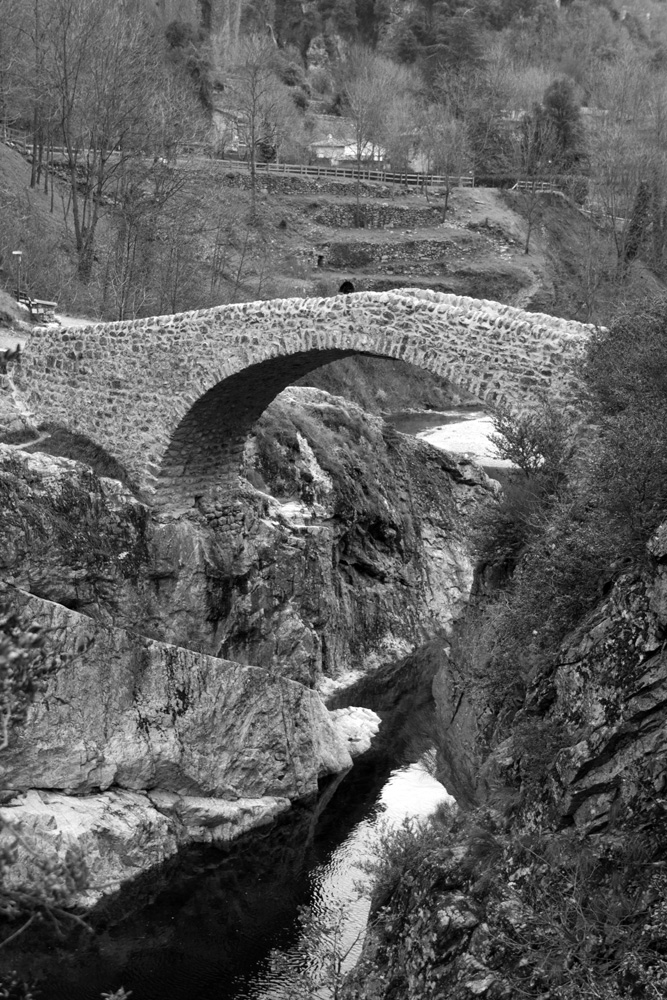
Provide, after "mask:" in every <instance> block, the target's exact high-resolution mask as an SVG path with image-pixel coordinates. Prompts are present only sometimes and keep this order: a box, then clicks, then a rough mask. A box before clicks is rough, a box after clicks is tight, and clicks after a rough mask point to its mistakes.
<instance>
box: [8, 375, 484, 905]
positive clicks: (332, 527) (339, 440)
mask: <svg viewBox="0 0 667 1000" xmlns="http://www.w3.org/2000/svg"><path fill="white" fill-rule="evenodd" d="M36 447H37V448H39V447H40V445H39V443H38V444H37V446H36ZM1 451H2V455H1V456H0V460H1V462H2V472H1V479H0V489H1V490H2V495H3V510H4V512H5V516H4V519H3V524H2V529H1V530H2V536H3V538H2V543H3V544H2V553H3V555H2V561H3V566H2V574H3V578H4V581H5V586H6V588H7V591H6V594H7V597H6V599H7V600H8V601H9V602H10V603H11V605H12V606H13V607H14V608H15V610H16V611H17V613H18V615H19V618H20V620H21V622H23V623H24V624H25V625H26V627H28V626H29V627H38V628H39V629H41V630H42V631H43V634H44V635H45V636H46V642H47V645H48V648H49V649H50V650H53V651H54V654H55V655H56V657H57V660H58V662H57V664H56V667H55V669H54V671H53V673H52V675H51V677H50V678H49V681H48V684H47V687H46V689H45V690H44V691H43V692H42V693H41V694H40V695H39V696H38V697H37V699H36V700H35V703H34V704H33V706H32V707H31V708H30V710H29V714H28V718H27V720H26V723H25V726H24V727H21V728H20V729H18V730H17V731H15V732H14V733H12V735H11V739H10V743H9V746H8V748H7V749H6V750H5V751H4V752H3V755H2V786H3V788H4V789H5V792H4V795H3V808H2V818H3V820H5V821H9V822H13V823H16V822H20V825H21V829H22V831H23V835H24V836H25V837H27V838H29V840H30V842H31V843H32V844H33V845H41V846H40V848H39V849H41V850H44V849H45V848H46V845H48V850H49V851H52V852H54V853H55V855H57V856H59V857H61V858H64V857H65V856H66V854H67V852H68V851H69V850H70V849H71V848H72V847H78V848H81V849H82V850H83V852H84V855H85V857H86V859H87V862H88V867H89V870H90V872H91V878H90V882H89V885H88V886H87V888H86V890H85V892H84V893H82V894H80V900H81V901H82V902H88V903H90V902H92V901H94V900H95V899H96V898H98V897H99V895H100V894H101V893H102V892H104V891H107V892H108V891H109V889H112V890H113V889H114V888H115V887H116V886H117V885H118V884H119V882H120V881H122V880H125V879H127V878H129V877H132V876H134V875H136V874H138V873H139V872H141V871H144V870H146V869H147V868H149V867H151V866H154V865H156V864H159V863H160V862H162V861H163V860H164V859H165V858H167V857H168V856H169V855H170V854H172V853H173V852H174V851H175V850H176V849H177V848H178V847H179V846H180V845H183V844H186V843H191V842H203V843H222V842H227V841H229V840H230V839H231V838H233V837H236V836H238V835H239V833H241V832H243V831H245V830H247V829H250V828H252V827H253V826H256V825H258V824H262V823H267V822H271V821H272V820H273V818H274V817H275V816H276V815H278V814H279V813H280V812H282V811H284V810H286V809H288V808H289V806H290V804H291V803H292V802H293V801H300V800H303V799H306V798H308V797H309V796H310V797H312V796H313V795H314V794H315V792H316V791H317V784H318V779H319V778H320V777H322V776H324V775H326V774H331V773H338V772H341V771H344V770H345V769H346V768H348V767H349V766H350V764H351V762H352V758H353V757H354V756H356V755H358V753H359V752H361V751H362V750H364V749H366V748H367V747H368V745H369V741H370V738H371V736H372V735H373V734H374V733H375V732H376V731H377V727H378V723H379V719H378V718H377V716H376V715H375V714H374V713H373V712H370V711H369V710H367V709H363V708H356V709H355V708H346V707H343V708H339V709H335V710H333V711H328V710H327V708H326V707H325V702H324V701H323V698H322V695H326V693H327V692H328V691H331V690H332V689H334V690H335V689H339V688H340V687H341V686H344V685H345V683H346V682H349V680H351V679H354V678H355V677H358V676H359V674H363V673H368V672H369V671H373V670H374V669H376V668H378V667H379V666H380V665H382V664H385V665H386V664H387V663H390V664H398V665H399V666H400V664H401V663H403V664H405V666H404V668H403V669H404V670H407V671H409V669H410V661H409V657H410V654H411V653H413V652H414V651H415V650H416V649H417V648H419V646H421V645H422V644H423V643H424V642H425V641H427V640H429V639H433V638H434V637H441V639H442V638H444V637H445V636H446V634H447V633H448V630H449V628H450V625H451V621H452V619H453V618H454V617H455V616H456V615H457V614H458V613H459V611H460V609H461V608H462V606H463V604H464V602H465V600H466V596H467V593H468V590H469V587H470V583H471V580H472V561H471V554H470V544H469V537H468V536H469V525H470V518H471V514H472V513H473V511H474V510H475V509H477V508H478V507H479V506H480V505H484V504H486V503H489V502H493V497H494V495H495V488H494V486H493V485H492V484H491V482H490V481H489V480H488V479H487V478H486V477H485V475H484V474H483V473H482V472H481V470H479V469H477V468H476V467H475V466H474V465H473V464H472V463H471V462H469V461H467V460H458V461H457V460H454V459H453V458H450V457H449V456H447V455H445V454H443V453H439V452H437V451H435V449H432V448H430V447H429V446H427V445H422V444H420V443H419V442H417V441H414V440H412V439H409V438H406V437H404V436H403V435H400V434H398V433H397V432H395V431H393V429H392V428H391V427H390V426H388V425H385V424H384V423H383V421H382V420H381V419H380V418H378V417H371V416H369V415H367V414H364V413H363V411H362V410H360V408H359V407H357V406H356V405H355V404H353V403H350V402H345V401H343V400H342V399H340V398H337V397H332V396H330V395H328V394H327V393H324V392H323V391H321V390H317V389H291V390H288V391H287V392H286V393H284V394H283V397H281V399H279V400H278V401H277V402H276V403H275V404H273V406H272V407H271V409H270V410H269V411H267V413H266V414H265V416H264V417H263V418H262V420H261V421H260V423H259V424H258V426H257V428H256V432H255V433H254V434H253V435H252V436H251V438H250V439H249V441H248V443H247V446H246V454H245V460H244V470H243V471H244V477H245V478H244V479H242V480H241V481H240V484H239V487H238V490H237V491H236V492H235V493H233V494H232V495H229V493H227V492H226V493H219V494H218V496H217V498H216V497H214V498H212V499H211V501H210V505H211V510H206V511H201V512H199V511H195V510H193V511H192V512H191V513H188V514H182V515H180V516H176V515H174V516H171V517H169V516H162V517H156V516H155V515H153V514H152V513H151V512H150V511H149V509H148V508H147V507H146V506H145V504H143V503H142V502H141V501H140V500H138V499H137V498H136V497H135V496H134V495H133V494H132V493H131V492H130V491H129V489H128V488H127V487H125V486H124V485H122V484H121V483H120V482H118V481H117V480H112V479H109V478H105V477H103V476H102V477H101V476H98V475H96V474H95V473H94V472H93V471H92V469H91V468H90V467H89V466H86V465H84V464H81V463H78V462H75V461H72V460H68V459H64V458H58V457H53V456H47V455H44V454H43V453H40V452H39V451H36V452H35V453H34V454H31V453H30V452H29V450H23V449H21V448H16V447H11V446H3V447H2V449H1ZM230 526H233V528H234V531H233V532H232V531H230V530H229V529H230ZM350 674H352V677H350V676H349V675H350ZM318 691H321V692H322V695H321V694H320V693H318ZM29 857H30V855H29V853H28V854H25V855H24V856H23V857H22V859H20V863H19V864H18V865H17V866H16V867H15V871H14V874H15V877H17V878H18V877H23V876H25V875H26V870H27V867H26V866H28V864H29Z"/></svg>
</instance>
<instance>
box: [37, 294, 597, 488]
mask: <svg viewBox="0 0 667 1000" xmlns="http://www.w3.org/2000/svg"><path fill="white" fill-rule="evenodd" d="M590 329H591V328H590V327H587V326H584V325H582V324H579V323H575V322H572V321H568V320H562V319H557V318H554V317H552V316H546V315H542V314H536V313H527V312H524V311H523V310H520V309H515V308H513V307H511V306H506V305H502V304H500V303H497V302H490V301H486V300H478V299H470V298H467V297H463V296H453V295H443V294H440V293H436V292H429V291H424V290H417V289H404V290H401V291H393V292H379V293H378V292H361V293H355V294H349V295H341V296H334V297H332V298H326V299H274V300H270V301H266V302H249V303H241V304H234V305H228V306H218V307H216V308H214V309H209V310H200V311H197V312H190V313H181V314H176V315H172V316H160V317H151V318H149V319H141V320H134V321H129V322H120V323H108V324H97V325H95V326H92V327H88V328H86V329H84V330H67V329H64V330H57V329H55V328H54V329H52V330H49V331H48V332H45V333H44V335H40V336H39V338H35V340H34V341H33V342H32V343H31V344H30V346H29V349H28V350H27V351H26V352H25V355H24V359H23V361H22V364H21V372H20V384H21V388H23V389H24V391H25V392H26V393H27V395H28V401H29V405H31V406H32V408H33V410H34V411H35V413H36V415H37V417H38V419H39V420H42V421H53V422H57V423H60V424H64V425H65V426H66V427H68V428H69V429H70V430H72V431H74V432H77V433H81V434H85V435H86V436H88V437H89V438H91V439H92V440H93V441H94V442H95V443H96V444H98V445H100V446H102V447H103V448H105V449H106V450H107V451H108V452H109V453H110V454H111V455H112V456H113V457H114V458H116V459H117V460H118V461H120V462H121V464H123V465H124V466H125V467H126V468H127V469H128V470H129V471H130V473H131V474H133V476H134V477H135V478H136V479H137V480H138V481H139V483H140V484H141V485H142V486H144V487H146V488H148V489H152V490H155V491H156V492H157V495H158V498H162V500H164V501H168V498H173V499H177V498H178V500H179V502H180V503H183V502H184V501H186V502H187V501H189V503H190V504H191V503H192V502H193V501H194V498H195V497H196V496H198V495H200V494H201V493H203V492H205V491H206V489H207V487H208V486H209V485H211V484H212V483H213V482H216V481H219V480H220V478H221V476H222V477H224V476H225V475H226V476H231V475H235V473H236V471H237V469H238V462H239V459H240V452H241V450H242V447H243V442H244V440H245V437H246V436H247V434H248V432H249V430H250V428H251V427H252V425H253V424H254V422H255V421H256V420H257V418H258V417H259V416H260V415H261V413H262V412H263V410H264V409H265V408H266V407H267V406H268V404H269V403H270V402H271V401H272V400H273V399H274V398H275V397H276V396H277V395H278V394H279V393H280V392H281V391H282V389H284V388H285V387H286V386H287V385H290V384H291V383H293V382H295V381H296V380H297V379H299V378H301V377H302V376H303V375H305V374H307V373H308V372H310V371H312V370H313V369H315V368H318V367H320V366H322V365H326V364H329V363H330V362H331V361H334V360H337V359H338V358H342V357H349V356H350V355H353V354H365V355H369V356H374V357H388V358H397V359H398V358H400V359H403V360H405V361H408V362H410V363H412V364H413V365H416V366H418V367H422V368H425V369H427V370H428V371H431V372H433V373H435V374H437V375H441V376H443V377H445V378H447V379H449V380H450V381H452V382H453V383H455V384H457V385H458V386H460V387H461V388H464V389H467V390H468V391H470V392H472V393H473V394H474V395H476V396H478V398H479V399H480V400H483V401H484V402H486V403H490V404H494V403H498V402H499V401H504V402H506V403H508V404H509V405H510V406H513V407H515V408H517V409H523V408H526V407H528V406H530V405H531V402H533V401H534V400H535V398H536V396H537V395H538V394H540V393H541V392H544V391H548V392H549V393H550V394H551V395H552V396H555V397H556V398H560V399H563V400H564V401H565V400H567V399H569V398H571V396H572V392H573V388H574V384H575V381H576V369H577V365H578V363H579V361H580V360H581V357H582V354H583V351H584V349H585V345H586V342H587V340H588V338H589V336H590Z"/></svg>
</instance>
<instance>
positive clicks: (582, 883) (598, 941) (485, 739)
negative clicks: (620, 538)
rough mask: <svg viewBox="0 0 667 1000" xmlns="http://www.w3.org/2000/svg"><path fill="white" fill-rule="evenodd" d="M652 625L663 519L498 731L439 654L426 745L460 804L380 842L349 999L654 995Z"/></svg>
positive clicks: (656, 837)
mask: <svg viewBox="0 0 667 1000" xmlns="http://www.w3.org/2000/svg"><path fill="white" fill-rule="evenodd" d="M666 642H667V524H663V525H662V527H661V528H660V529H659V531H658V532H657V533H656V534H655V536H654V537H653V538H652V539H651V541H650V543H649V545H648V560H647V562H646V565H645V566H644V567H643V569H642V570H641V571H637V572H634V573H628V574H627V575H626V576H624V577H621V578H620V579H618V580H617V582H616V583H615V585H614V587H613V589H612V590H611V591H610V593H609V594H608V595H607V596H606V597H605V598H604V599H602V600H601V601H600V603H599V605H598V607H597V608H596V609H595V610H594V611H593V612H592V613H591V614H590V615H589V616H588V617H587V619H586V620H584V621H583V622H582V623H581V625H580V626H579V627H578V628H577V629H576V630H575V631H574V632H573V633H572V634H571V635H569V636H568V637H567V638H566V639H565V641H564V642H563V643H562V646H561V648H560V655H559V656H558V658H557V660H556V662H555V663H553V664H552V665H551V668H550V669H548V670H547V669H546V667H544V668H542V669H541V670H540V671H539V672H536V673H535V675H534V677H533V679H532V683H531V684H530V686H529V688H528V691H527V693H526V696H525V700H524V704H523V706H522V707H521V708H520V710H519V711H518V713H517V714H516V715H515V716H514V718H513V720H512V724H511V735H509V736H501V738H499V737H498V736H497V735H496V733H495V732H494V730H495V729H496V727H497V730H498V731H499V732H500V733H501V734H503V732H504V733H506V732H507V725H506V724H505V726H504V729H501V726H500V724H499V722H498V720H497V718H496V719H495V720H494V719H492V718H491V713H490V711H489V708H488V704H487V703H485V701H484V698H483V697H482V696H481V695H480V693H479V692H480V690H481V689H480V688H479V687H477V688H476V691H477V693H476V694H475V692H474V691H473V690H471V687H472V685H470V682H469V678H468V684H467V686H466V678H465V677H464V675H463V673H462V671H461V669H460V666H459V665H457V663H456V662H455V661H454V660H449V661H447V662H446V663H445V665H444V666H443V667H442V668H441V671H440V674H439V676H438V678H437V682H436V687H435V695H436V701H437V703H438V708H439V713H440V718H441V721H442V734H443V744H442V746H441V747H440V754H441V760H442V763H443V765H444V772H445V781H446V783H447V784H448V787H449V788H450V789H451V790H452V791H453V792H454V793H455V794H456V796H457V798H458V799H459V801H460V802H462V803H464V804H465V805H466V806H467V807H469V810H470V811H469V812H468V813H467V814H459V816H458V818H457V817H455V818H454V819H452V817H449V818H447V817H442V818H441V819H440V820H439V821H437V822H436V823H435V824H434V826H433V829H432V830H431V831H430V834H429V836H428V837H427V838H425V839H424V840H423V841H422V842H421V843H420V845H419V847H418V848H415V846H414V845H412V848H411V853H406V855H405V857H403V858H401V856H400V850H397V851H396V852H395V856H394V860H393V864H394V866H395V867H394V870H393V874H392V871H391V870H389V871H385V874H384V882H383V883H381V886H382V892H383V894H382V897H381V898H380V897H378V899H377V900H376V904H377V907H378V912H377V913H376V914H375V918H376V919H375V920H374V923H373V929H372V931H371V933H370V935H369V940H368V943H367V946H366V949H365V955H364V959H363V960H362V963H361V965H360V967H359V969H358V970H357V972H356V973H355V974H354V975H353V977H352V981H350V982H349V983H348V990H347V992H346V993H345V995H346V996H347V997H348V998H349V1000H352V998H360V997H363V996H368V995H372V996H374V997H377V998H378V1000H382V998H389V997H394V996H397V995H406V996H417V995H419V996H422V995H423V996H431V995H438V996H440V995H442V996H447V997H448V998H451V1000H469V998H470V997H472V996H481V997H485V998H487V1000H501V998H509V997H513V996H516V995H518V994H519V993H520V994H521V995H525V996H528V997H535V998H536V997H553V998H568V1000H569V998H571V997H574V996H576V995H582V988H585V990H588V992H585V990H584V991H583V992H584V995H586V996H605V997H607V996H608V997H610V998H611V997H620V996H621V995H632V996H636V997H642V998H643V997H647V998H648V997H651V996H663V995H665V988H667V978H666V973H667V967H666V965H665V961H664V942H665V910H664V889H665V876H664V865H665V860H664V859H665V852H666V850H667V839H666V837H665V815H666V814H667V655H666V654H665V643H666ZM481 669H482V670H483V665H482V667H481ZM402 865H405V866H406V868H405V876H404V877H401V874H400V873H401V871H402V867H401V866H402ZM380 906H382V909H379V907H380ZM591 970H592V971H591ZM619 981H620V982H622V983H624V984H625V985H624V989H623V991H622V992H618V988H617V984H618V982H619ZM625 989H627V991H628V992H627V993H626V992H625ZM401 991H404V992H401Z"/></svg>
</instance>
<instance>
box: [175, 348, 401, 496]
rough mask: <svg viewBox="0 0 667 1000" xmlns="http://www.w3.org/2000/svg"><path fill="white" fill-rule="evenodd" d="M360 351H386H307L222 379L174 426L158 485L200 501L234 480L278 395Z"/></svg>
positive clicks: (260, 364) (268, 361)
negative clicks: (248, 442) (249, 440)
mask: <svg viewBox="0 0 667 1000" xmlns="http://www.w3.org/2000/svg"><path fill="white" fill-rule="evenodd" d="M359 354H363V355H365V356H367V357H385V355H380V354H374V353H372V352H367V351H358V350H356V351H355V350H341V349H335V348H332V349H321V350H311V351H301V352H298V353H296V354H290V355H284V356H280V357H275V358H270V359H269V360H267V361H261V362H259V363H258V364H254V365H250V366H249V367H248V368H244V369H243V370H242V371H240V372H237V373H236V374H234V375H230V376H229V377H228V378H226V379H223V380H222V381H220V382H218V383H217V385H215V386H213V387H212V388H211V389H209V390H208V392H206V393H204V395H202V396H200V398H199V399H198V400H197V401H196V402H195V403H194V404H193V405H192V407H191V408H190V410H189V411H188V412H187V413H186V414H185V416H184V417H183V419H182V420H181V422H180V424H179V425H178V427H177V428H176V430H175V431H174V433H173V435H172V437H171V440H170V443H169V446H168V448H167V450H166V452H165V455H164V458H163V461H162V466H161V469H160V473H159V477H158V491H159V492H160V493H161V494H162V495H163V496H164V495H165V494H170V495H172V496H174V497H178V499H179V500H180V501H183V500H185V499H186V498H190V500H191V501H194V500H196V498H197V497H200V496H202V495H204V494H205V493H206V492H207V491H208V490H210V489H211V488H212V487H213V486H215V485H221V484H222V483H228V484H230V485H231V484H233V483H234V481H235V479H236V476H237V474H238V469H239V466H240V464H241V459H242V454H243V446H244V443H245V440H246V438H247V436H248V434H249V433H250V430H251V429H252V427H253V425H254V424H255V423H256V422H257V420H258V419H259V418H260V416H261V415H262V413H263V412H264V410H265V409H266V408H267V406H268V405H269V404H270V403H271V402H273V400H274V399H275V398H276V396H278V395H279V394H280V393H281V392H282V391H283V389H286V388H287V386H288V385H292V384H293V383H294V382H297V381H298V380H299V379H300V378H302V377H303V376H304V375H308V374H309V373H310V372H311V371H314V370H315V369H316V368H321V367H323V366H324V365H328V364H330V363H331V362H332V361H338V360H339V359H340V358H347V357H351V356H353V355H359ZM393 360H395V359H393Z"/></svg>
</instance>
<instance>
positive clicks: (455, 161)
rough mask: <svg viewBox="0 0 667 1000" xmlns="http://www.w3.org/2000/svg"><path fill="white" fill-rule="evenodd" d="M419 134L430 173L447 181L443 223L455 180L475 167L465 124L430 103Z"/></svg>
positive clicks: (439, 105) (443, 107) (440, 105)
mask: <svg viewBox="0 0 667 1000" xmlns="http://www.w3.org/2000/svg"><path fill="white" fill-rule="evenodd" d="M419 135H420V143H421V149H422V150H423V152H424V155H425V157H426V162H427V169H428V172H429V173H439V174H443V175H444V176H445V178H446V181H445V203H444V206H443V212H442V220H443V222H444V221H445V218H446V215H447V209H448V207H449V198H450V192H451V186H452V179H453V177H457V176H460V175H461V174H463V173H465V172H467V171H468V170H470V167H471V164H472V153H471V151H470V147H469V143H468V132H467V129H466V125H465V122H464V121H462V120H461V119H460V118H455V117H454V115H453V114H452V113H451V111H450V110H449V109H448V108H447V106H446V105H444V104H429V105H428V106H427V107H426V108H424V110H423V111H422V114H421V117H420V130H419Z"/></svg>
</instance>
